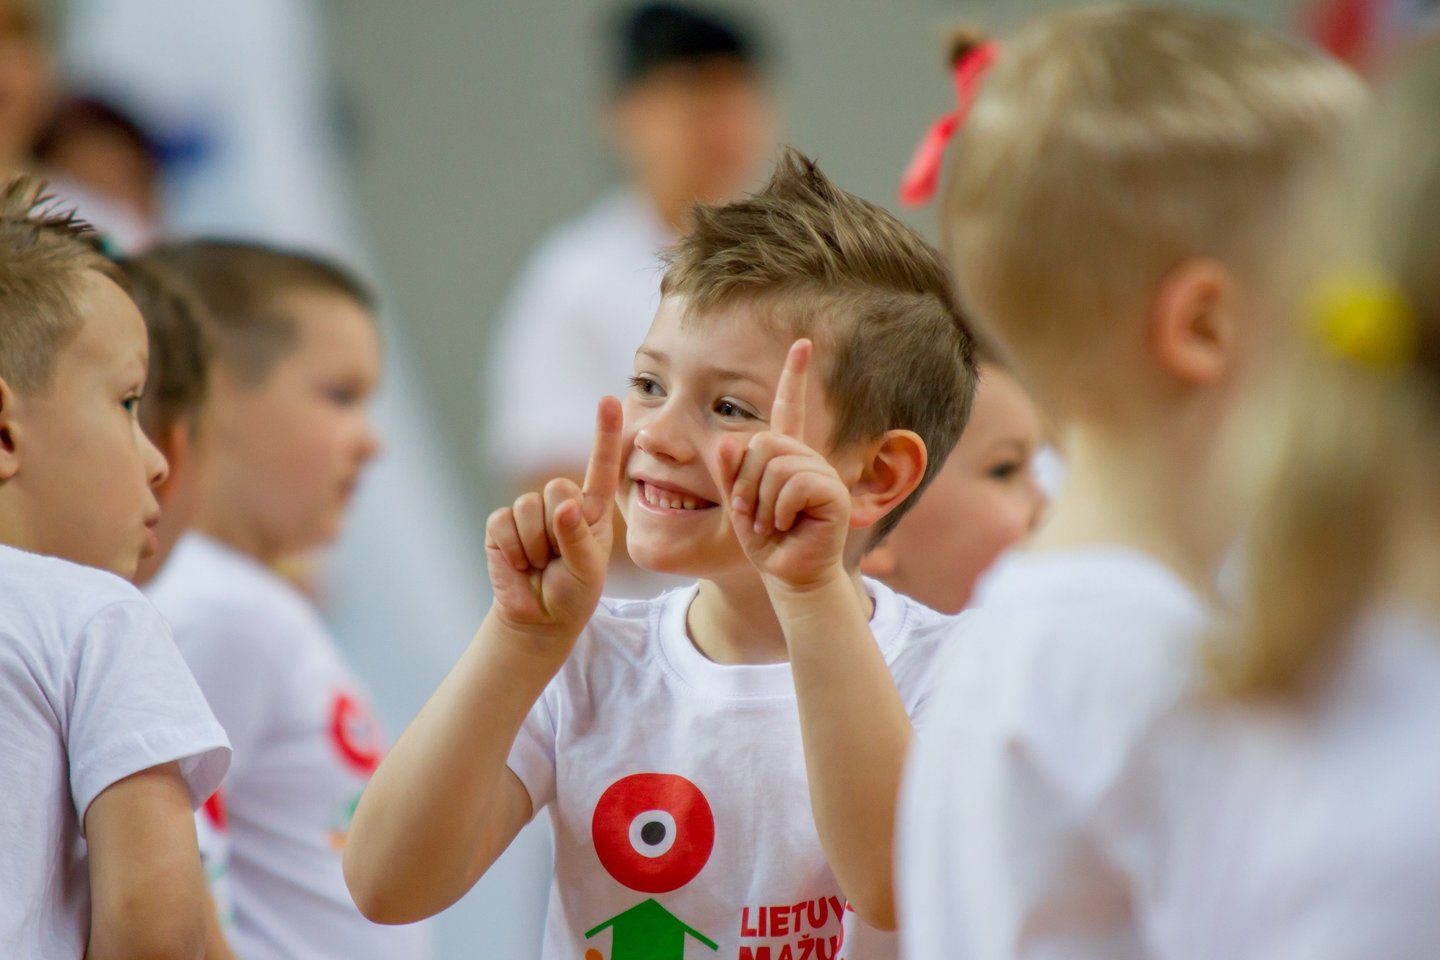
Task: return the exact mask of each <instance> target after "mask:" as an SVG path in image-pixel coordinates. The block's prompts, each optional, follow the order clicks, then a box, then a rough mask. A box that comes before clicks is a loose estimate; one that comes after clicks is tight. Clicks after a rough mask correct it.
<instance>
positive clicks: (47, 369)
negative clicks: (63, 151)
mask: <svg viewBox="0 0 1440 960" xmlns="http://www.w3.org/2000/svg"><path fill="white" fill-rule="evenodd" d="M53 200H54V198H53V197H51V196H49V195H47V194H46V193H45V181H43V180H38V179H35V178H34V177H30V176H27V175H20V176H16V177H12V178H10V179H9V180H8V181H6V182H5V185H4V187H3V189H0V379H3V380H4V381H5V382H6V383H8V384H9V385H10V386H11V387H12V388H15V389H19V390H42V389H44V388H45V387H47V386H48V385H49V383H50V378H51V376H52V375H53V374H54V372H55V361H56V357H57V356H58V355H59V353H60V350H61V348H62V347H64V346H65V345H66V344H67V343H69V342H70V340H71V339H73V338H74V337H75V336H76V335H77V334H78V333H79V332H80V327H81V325H82V324H83V323H84V319H85V318H84V317H83V316H82V315H81V313H80V303H79V285H80V281H81V278H82V277H84V275H85V274H86V273H87V272H89V271H92V270H93V271H95V272H96V273H99V274H101V275H102V276H104V277H106V278H108V279H109V280H111V281H113V282H114V283H115V284H116V285H117V286H119V287H120V288H121V289H127V284H126V281H125V278H124V276H123V275H122V274H121V273H120V272H119V270H117V269H116V267H115V265H114V264H113V263H111V262H110V260H108V259H107V258H106V257H105V255H104V253H102V252H101V248H100V240H99V237H98V236H97V234H96V233H95V231H94V229H93V228H92V227H91V226H90V225H89V224H88V223H86V222H85V221H83V220H80V219H78V218H77V217H76V216H75V214H74V212H73V211H70V210H57V209H56V208H55V207H54V205H53V203H52V201H53Z"/></svg>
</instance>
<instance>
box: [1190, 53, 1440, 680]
mask: <svg viewBox="0 0 1440 960" xmlns="http://www.w3.org/2000/svg"><path fill="white" fill-rule="evenodd" d="M1437 104H1440V43H1432V44H1431V45H1430V46H1429V47H1428V49H1426V50H1423V51H1417V53H1416V55H1415V56H1413V57H1412V58H1411V59H1409V60H1408V61H1407V62H1406V63H1405V64H1404V65H1403V66H1401V68H1400V69H1399V70H1398V71H1397V72H1396V73H1395V75H1394V76H1393V77H1392V78H1391V80H1390V82H1389V83H1388V84H1387V85H1386V86H1385V88H1384V89H1383V90H1382V92H1381V95H1380V97H1379V100H1378V102H1377V103H1376V104H1375V109H1374V111H1373V113H1372V115H1371V116H1370V117H1369V118H1368V122H1366V123H1365V124H1364V125H1363V128H1362V130H1361V135H1360V136H1359V137H1358V138H1357V143H1356V149H1355V157H1354V167H1355V169H1354V174H1353V181H1352V190H1351V191H1350V196H1351V198H1352V200H1353V203H1354V206H1353V208H1352V210H1351V211H1350V212H1349V213H1348V214H1347V215H1346V216H1345V219H1344V220H1342V221H1341V222H1340V223H1339V224H1337V225H1336V227H1335V229H1334V232H1335V233H1336V234H1337V235H1339V236H1341V237H1343V238H1344V239H1345V240H1346V241H1348V242H1347V246H1349V247H1350V248H1351V249H1350V250H1349V251H1348V253H1347V254H1345V255H1344V259H1343V262H1344V263H1347V264H1350V265H1351V266H1349V267H1347V268H1346V269H1347V270H1348V269H1353V268H1354V267H1353V265H1355V264H1362V265H1364V267H1365V268H1366V271H1367V273H1368V272H1371V271H1373V275H1374V276H1375V277H1376V278H1377V282H1378V283H1381V284H1383V285H1384V286H1383V288H1382V289H1385V290H1388V291H1389V292H1390V293H1391V294H1392V295H1393V294H1398V297H1399V301H1398V302H1397V306H1398V307H1399V310H1400V312H1399V313H1398V314H1395V315H1389V314H1387V313H1385V312H1381V313H1379V314H1377V315H1376V316H1374V317H1372V318H1370V319H1372V320H1373V321H1374V322H1376V323H1398V324H1400V325H1401V326H1399V327H1396V328H1395V332H1396V333H1401V332H1404V331H1406V330H1408V331H1409V336H1410V338H1411V339H1410V341H1409V346H1408V347H1407V348H1406V349H1405V350H1404V351H1403V352H1402V355H1401V356H1402V360H1401V363H1402V366H1401V367H1400V368H1399V369H1398V370H1386V369H1384V368H1376V367H1375V366H1373V365H1367V364H1366V363H1364V362H1358V361H1357V360H1356V359H1355V358H1353V357H1351V356H1349V355H1347V354H1345V352H1344V351H1343V350H1337V348H1336V345H1335V344H1334V343H1328V344H1327V342H1326V341H1325V339H1324V338H1323V337H1321V336H1319V335H1318V334H1317V333H1316V331H1315V324H1316V322H1317V320H1318V319H1319V318H1321V317H1323V316H1325V312H1324V311H1325V308H1326V302H1325V301H1321V302H1317V303H1316V304H1314V306H1313V310H1314V311H1315V312H1314V313H1311V314H1310V315H1307V316H1303V317H1302V318H1301V323H1302V326H1303V327H1304V328H1305V329H1304V331H1303V332H1304V333H1305V334H1306V335H1305V336H1303V337H1302V342H1303V344H1304V348H1305V349H1304V355H1303V356H1302V357H1301V358H1300V362H1299V363H1298V364H1297V369H1296V370H1295V372H1294V376H1293V383H1292V384H1290V385H1289V388H1288V389H1289V391H1290V394H1291V395H1290V397H1289V406H1290V409H1289V410H1288V412H1287V417H1286V427H1285V429H1286V433H1285V436H1284V440H1283V442H1282V444H1281V447H1280V457H1281V460H1280V464H1279V466H1278V468H1277V470H1276V472H1275V475H1274V477H1273V479H1272V482H1271V485H1270V488H1269V490H1268V495H1267V497H1266V499H1265V504H1264V509H1263V511H1262V512H1261V514H1260V517H1259V520H1258V523H1257V527H1256V530H1255V531H1254V534H1253V547H1252V550H1251V554H1250V558H1249V584H1248V589H1247V594H1246V595H1247V597H1248V598H1249V600H1248V603H1247V605H1246V608H1245V610H1244V613H1243V616H1242V620H1241V625H1240V629H1239V630H1238V632H1237V633H1236V634H1232V635H1225V636H1222V637H1221V638H1219V642H1218V643H1217V644H1216V645H1215V647H1214V649H1213V651H1212V652H1213V657H1212V664H1211V665H1212V667H1213V672H1214V676H1215V678H1216V679H1217V680H1218V684H1219V686H1220V688H1221V690H1222V691H1224V692H1226V693H1229V694H1231V695H1235V696H1255V695H1259V696H1272V695H1293V694H1297V693H1302V692H1304V691H1305V690H1306V689H1307V688H1308V687H1310V686H1311V685H1312V684H1313V682H1315V681H1316V680H1318V679H1320V678H1321V677H1323V676H1324V674H1325V668H1326V666H1327V665H1328V664H1330V663H1331V662H1333V661H1334V659H1335V658H1336V656H1337V654H1338V653H1339V652H1340V651H1341V650H1342V649H1343V647H1344V643H1345V638H1346V637H1347V636H1348V635H1349V633H1350V631H1351V628H1352V627H1353V625H1354V623H1355V620H1356V618H1357V617H1358V616H1359V615H1360V613H1361V611H1362V610H1364V609H1365V608H1366V606H1367V605H1368V604H1369V603H1371V602H1372V601H1373V599H1375V598H1376V597H1377V595H1378V594H1380V593H1382V592H1383V591H1384V589H1385V583H1384V580H1385V577H1386V576H1387V568H1388V567H1389V565H1390V562H1391V558H1392V557H1393V556H1394V554H1395V550H1396V548H1397V547H1398V546H1399V538H1402V537H1404V536H1406V534H1407V532H1408V531H1407V530H1406V529H1405V525H1406V524H1407V523H1408V522H1409V520H1407V518H1406V517H1405V516H1404V515H1403V514H1402V512H1401V511H1403V510H1404V509H1406V507H1408V506H1411V505H1413V504H1415V503H1416V502H1419V503H1422V504H1424V505H1425V507H1426V508H1428V510H1429V512H1430V516H1431V517H1432V518H1434V517H1436V516H1437V515H1440V124H1437V123H1436V105H1437ZM1432 522H1434V521H1433V520H1432Z"/></svg>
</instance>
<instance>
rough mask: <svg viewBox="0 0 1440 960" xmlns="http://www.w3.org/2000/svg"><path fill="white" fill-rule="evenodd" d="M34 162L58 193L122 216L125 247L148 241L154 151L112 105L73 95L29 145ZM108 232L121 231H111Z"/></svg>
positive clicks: (156, 216) (156, 200) (152, 227)
mask: <svg viewBox="0 0 1440 960" xmlns="http://www.w3.org/2000/svg"><path fill="white" fill-rule="evenodd" d="M34 153H35V159H36V161H37V162H38V163H39V164H40V165H41V166H43V167H44V168H45V170H46V172H47V175H48V176H50V177H51V178H52V180H53V181H55V182H57V183H59V184H60V186H59V190H60V192H62V193H64V194H66V195H67V196H75V197H77V198H78V199H79V200H80V201H81V202H82V204H83V203H84V202H85V200H86V199H87V198H89V199H90V200H91V202H92V203H94V202H99V203H102V204H104V205H105V207H106V208H107V209H109V210H112V211H113V216H115V217H118V218H123V223H124V230H123V233H122V235H121V236H119V237H118V238H117V239H118V240H119V242H120V243H121V244H122V245H123V246H124V247H125V248H126V249H138V248H140V247H143V246H145V245H146V244H148V243H149V242H150V241H151V240H153V239H154V238H155V237H156V235H157V234H158V232H159V229H160V224H161V221H162V211H161V207H160V149H159V146H158V145H157V144H156V143H155V141H154V139H153V138H152V137H151V136H150V134H149V133H147V132H146V131H145V130H144V129H142V128H141V126H140V125H139V123H138V122H137V121H136V120H135V119H134V118H133V117H131V116H129V115H128V114H126V113H125V112H124V111H123V110H121V109H120V108H119V107H117V106H115V105H114V104H111V103H107V102H106V101H104V100H100V99H96V98H93V97H74V98H71V99H68V100H65V101H64V102H62V103H61V104H60V106H59V107H58V108H56V110H55V112H54V113H53V114H52V115H51V117H50V120H49V122H48V123H47V124H46V125H45V128H44V130H42V131H41V133H40V136H39V139H38V140H37V141H36V143H35V151H34ZM111 229H112V231H113V232H121V231H120V230H118V229H117V228H113V227H112V228H111Z"/></svg>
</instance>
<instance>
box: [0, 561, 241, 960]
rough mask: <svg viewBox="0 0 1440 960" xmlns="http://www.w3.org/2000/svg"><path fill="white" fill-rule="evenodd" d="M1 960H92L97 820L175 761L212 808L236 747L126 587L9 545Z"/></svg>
mask: <svg viewBox="0 0 1440 960" xmlns="http://www.w3.org/2000/svg"><path fill="white" fill-rule="evenodd" d="M0 584H4V588H3V589H0V744H3V747H0V865H3V866H0V955H3V956H6V957H80V956H82V955H84V953H85V947H86V942H87V940H88V938H89V933H90V875H89V870H88V861H87V857H86V848H85V814H86V812H87V811H88V810H89V808H90V804H91V802H92V801H93V800H94V799H95V798H96V797H97V796H99V795H100V793H101V792H102V791H104V790H105V788H107V787H109V786H110V785H111V784H114V783H115V782H116V781H119V780H122V779H124V778H125V777H128V776H130V775H131V774H134V773H139V772H140V771H142V770H147V769H149V768H151V767H154V766H158V765H159V764H162V763H170V762H172V761H177V760H178V761H179V762H180V773H181V775H182V776H183V777H184V778H185V784H186V786H187V787H188V788H189V790H190V801H191V803H192V804H194V805H195V806H197V807H198V806H199V805H200V803H202V802H203V801H204V800H205V798H206V797H207V796H209V795H210V793H211V791H213V790H214V789H215V787H216V785H217V784H219V782H220V778H221V777H222V776H224V774H225V768H226V766H227V765H228V763H229V759H230V748H229V744H228V743H227V742H226V740H225V734H224V732H223V731H222V730H221V729H220V725H219V724H218V723H216V722H215V718H214V717H213V716H212V715H211V713H210V709H209V708H208V707H207V706H206V705H205V699H204V697H203V696H202V695H201V693H200V690H199V688H198V687H197V686H196V685H195V680H194V679H193V678H192V677H191V676H190V671H189V670H187V669H186V668H185V663H184V661H182V660H181V659H180V655H179V654H178V653H177V652H176V650H175V646H174V644H173V643H172V641H171V639H170V628H169V627H168V626H167V625H166V623H165V621H164V620H162V619H161V617H160V614H159V613H157V612H156V610H155V608H154V607H152V606H151V605H150V603H149V601H147V600H146V599H145V598H144V597H143V596H141V595H140V592H139V591H138V590H136V589H135V588H134V587H132V586H131V585H130V584H128V583H126V582H125V581H123V580H121V579H120V578H119V577H116V576H113V575H111V574H109V573H105V572H102V571H100V570H95V569H92V568H90V567H82V566H77V565H76V564H73V563H67V562H65V561H63V560H57V559H54V558H52V557H41V556H36V555H34V554H30V553H25V552H23V551H21V550H16V549H14V548H12V547H6V546H0Z"/></svg>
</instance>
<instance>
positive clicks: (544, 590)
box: [485, 397, 623, 639]
mask: <svg viewBox="0 0 1440 960" xmlns="http://www.w3.org/2000/svg"><path fill="white" fill-rule="evenodd" d="M622 421H623V417H622V414H621V407H620V401H619V400H616V399H615V398H614V397H605V398H604V399H602V400H601V401H600V405H599V408H598V410H597V411H596V414H595V447H594V450H593V451H592V452H591V454H590V465H589V467H588V468H587V469H586V471H585V485H584V487H583V488H582V487H577V486H576V485H575V483H574V481H571V480H563V479H559V480H551V481H550V482H549V483H547V484H546V485H545V490H544V492H543V493H527V494H525V495H524V496H522V497H520V498H519V499H517V500H516V501H515V503H514V504H513V505H512V506H509V507H502V508H501V509H499V510H496V511H495V512H494V513H492V514H490V518H489V519H488V520H487V521H486V523H485V556H486V560H487V561H488V564H489V568H490V583H491V586H492V587H493V588H494V591H495V611H494V612H495V614H497V615H498V616H499V618H500V619H501V621H502V622H503V623H505V624H506V625H507V626H510V627H512V628H514V629H516V630H519V631H522V632H535V631H537V630H538V631H540V632H542V633H552V632H559V633H563V634H567V635H569V636H568V639H573V638H574V637H575V636H578V635H579V633H580V630H581V629H582V628H583V627H584V625H585V624H586V623H587V622H588V621H589V620H590V617H591V616H592V615H593V614H594V612H595V605H596V604H597V603H599V601H600V591H601V589H602V588H603V587H604V585H605V569H606V566H607V564H608V562H609V559H610V545H611V540H612V538H613V513H614V510H615V491H616V489H617V488H618V487H619V484H620V467H621V450H620V447H621V425H622Z"/></svg>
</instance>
